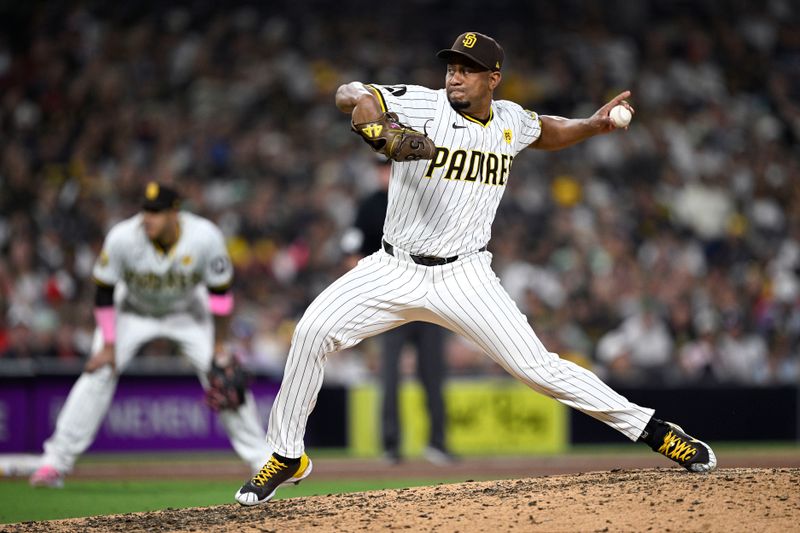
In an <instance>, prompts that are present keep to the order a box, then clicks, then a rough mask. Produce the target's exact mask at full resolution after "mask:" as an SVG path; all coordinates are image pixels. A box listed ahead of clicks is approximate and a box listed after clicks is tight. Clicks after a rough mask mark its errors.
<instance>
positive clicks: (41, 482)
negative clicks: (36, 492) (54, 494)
mask: <svg viewBox="0 0 800 533" xmlns="http://www.w3.org/2000/svg"><path fill="white" fill-rule="evenodd" d="M30 484H31V486H32V487H49V488H51V489H60V488H62V487H63V486H64V475H63V474H62V473H61V472H59V471H58V470H56V469H55V468H53V467H52V466H50V465H42V466H40V467H39V468H38V469H37V470H36V472H34V473H33V474H31V478H30Z"/></svg>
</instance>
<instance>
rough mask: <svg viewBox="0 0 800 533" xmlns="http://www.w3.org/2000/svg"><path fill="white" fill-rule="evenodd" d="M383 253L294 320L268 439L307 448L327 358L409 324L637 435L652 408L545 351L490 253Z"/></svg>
mask: <svg viewBox="0 0 800 533" xmlns="http://www.w3.org/2000/svg"><path fill="white" fill-rule="evenodd" d="M396 255H398V256H399V257H394V256H391V255H389V254H387V253H386V252H384V251H383V250H380V251H378V252H375V253H374V254H372V255H370V256H368V257H365V258H364V259H362V260H361V261H360V262H359V263H358V265H357V266H356V267H355V268H354V269H353V270H351V271H350V272H348V273H346V274H345V275H344V276H342V277H341V278H339V279H338V280H336V281H335V282H334V283H333V284H331V285H330V286H329V287H328V288H327V289H325V290H324V291H323V292H322V293H321V294H320V295H319V296H318V297H317V298H316V299H315V300H314V301H313V302H312V303H311V305H310V306H309V308H308V309H307V310H306V312H305V314H304V315H303V318H302V319H301V320H300V322H299V323H298V324H297V328H296V329H295V332H294V336H293V338H292V346H291V349H290V350H289V357H288V359H287V361H286V369H285V372H284V376H283V382H282V384H281V389H280V391H279V393H278V396H277V397H276V399H275V403H274V404H273V406H272V412H271V414H270V420H269V430H268V431H267V441H268V442H269V444H270V445H271V447H272V448H273V450H274V451H275V452H276V453H278V454H280V455H283V456H285V457H299V456H300V455H302V453H303V450H304V443H303V436H304V434H305V429H306V422H307V420H308V416H309V415H310V414H311V411H312V410H313V409H314V405H315V404H316V401H317V395H318V394H319V389H320V387H321V386H322V378H323V368H324V365H325V359H326V357H327V356H328V354H331V353H333V352H336V351H338V350H341V349H344V348H350V347H352V346H355V345H356V344H358V343H359V342H361V341H362V340H364V339H366V338H369V337H371V336H373V335H377V334H379V333H381V332H383V331H386V330H389V329H392V328H394V327H397V326H400V325H402V324H404V323H406V322H410V321H415V320H422V321H426V322H432V323H435V324H439V325H441V326H443V327H445V328H448V329H450V330H452V331H453V332H455V333H458V334H460V335H463V336H464V337H467V338H469V339H470V340H472V341H473V342H474V343H476V344H477V345H478V346H480V347H481V349H483V351H484V352H486V353H487V354H488V355H489V357H491V358H492V359H493V360H494V361H495V362H497V363H498V364H499V365H500V366H502V367H503V368H504V369H505V370H506V371H507V372H508V373H509V374H511V375H512V376H514V377H515V378H517V379H519V380H520V381H522V382H523V383H525V384H526V385H528V386H529V387H530V388H532V389H533V390H535V391H537V392H540V393H542V394H545V395H547V396H549V397H551V398H555V399H556V400H558V401H560V402H562V403H564V404H565V405H568V406H570V407H573V408H575V409H578V410H580V411H583V412H584V413H586V414H588V415H590V416H592V417H594V418H596V419H598V420H600V421H602V422H605V423H606V424H608V425H609V426H611V427H613V428H614V429H616V430H618V431H620V432H621V433H623V434H624V435H625V436H627V437H628V438H630V439H631V440H636V439H637V438H638V437H639V436H640V435H641V433H642V430H643V429H644V427H645V425H646V424H647V422H648V421H649V420H650V418H651V417H652V416H653V410H652V409H648V408H644V407H640V406H638V405H636V404H634V403H631V402H629V401H628V400H627V399H626V398H624V397H623V396H621V395H619V394H618V393H616V392H615V391H614V390H613V389H611V388H610V387H609V386H608V385H606V384H605V383H603V382H602V381H601V380H600V379H599V378H598V377H597V376H595V375H594V374H593V373H592V372H590V371H588V370H586V369H584V368H582V367H580V366H578V365H576V364H574V363H572V362H570V361H566V360H563V359H561V358H559V357H558V356H557V355H556V354H554V353H551V352H548V351H547V350H546V349H545V347H544V346H543V345H542V343H541V342H540V341H539V339H538V337H537V336H536V333H534V331H533V329H532V328H531V326H530V324H529V323H528V320H527V318H526V317H525V315H523V314H522V313H521V312H520V311H519V309H518V308H517V306H516V304H515V303H514V301H513V300H512V299H511V297H510V296H509V295H508V294H507V293H506V291H505V290H504V289H503V287H502V286H501V285H500V280H499V279H498V278H497V276H496V274H495V273H494V271H492V269H491V258H492V255H491V254H490V253H489V252H477V253H473V254H468V255H466V256H464V257H462V258H459V259H458V260H457V261H455V262H453V263H450V264H447V265H441V266H422V265H418V264H416V263H414V262H412V261H411V260H410V258H408V257H407V256H406V255H405V254H404V253H403V252H402V251H397V253H396Z"/></svg>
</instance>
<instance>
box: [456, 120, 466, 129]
mask: <svg viewBox="0 0 800 533" xmlns="http://www.w3.org/2000/svg"><path fill="white" fill-rule="evenodd" d="M453 128H454V129H457V130H460V129H464V128H466V126H459V125H458V124H456V123H455V122H453Z"/></svg>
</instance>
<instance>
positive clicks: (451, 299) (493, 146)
mask: <svg viewBox="0 0 800 533" xmlns="http://www.w3.org/2000/svg"><path fill="white" fill-rule="evenodd" d="M438 56H439V57H440V58H442V59H444V60H445V61H446V62H447V74H446V77H445V83H446V86H445V89H440V90H432V89H428V88H425V87H420V86H414V85H394V86H379V85H363V84H362V83H359V82H352V83H350V84H347V85H343V86H341V87H339V89H338V91H337V93H336V105H337V107H338V108H339V109H340V110H342V111H343V112H349V113H352V128H353V130H354V131H355V132H356V133H358V134H359V135H361V136H362V137H363V138H364V140H365V141H366V142H367V143H368V144H370V145H371V146H372V147H373V148H374V149H375V150H378V151H380V152H382V153H384V154H385V155H387V156H388V157H390V158H391V159H393V160H394V161H395V162H394V163H393V164H392V173H391V180H390V185H389V207H388V211H387V214H386V220H385V223H384V227H383V233H384V239H383V249H382V250H380V251H378V252H376V253H374V254H372V255H370V256H368V257H366V258H364V259H362V260H361V261H360V262H359V263H358V265H357V266H356V267H355V268H354V269H353V270H351V271H350V272H348V273H347V274H345V275H344V276H342V277H341V278H340V279H338V280H337V281H336V282H334V283H333V284H332V285H331V286H330V287H328V288H327V289H326V290H325V291H323V292H322V294H320V295H319V296H318V297H317V298H316V299H315V300H314V302H313V303H312V304H311V306H310V307H309V308H308V310H307V311H306V313H305V315H304V316H303V318H302V319H301V320H300V322H299V323H298V325H297V329H296V330H295V333H294V338H293V339H292V347H291V350H290V352H289V358H288V360H287V362H286V370H285V374H284V377H283V383H282V385H281V390H280V392H279V393H278V396H277V398H276V400H275V403H274V404H273V408H272V413H271V416H270V420H269V430H268V431H267V438H268V442H269V444H270V445H271V446H272V449H273V450H274V453H273V455H272V457H271V458H270V460H269V462H267V464H266V465H264V467H263V468H262V469H261V471H260V472H259V473H258V474H257V475H256V476H254V477H253V478H252V479H251V480H249V481H248V482H247V483H245V484H244V486H243V487H242V488H241V489H240V490H239V491H238V492H237V494H236V499H237V501H238V502H239V503H241V504H243V505H256V504H260V503H264V502H266V501H268V500H269V499H270V498H272V496H273V494H274V493H275V490H276V489H277V488H278V486H279V485H281V484H282V483H286V482H295V481H297V480H299V479H302V478H303V477H305V476H306V475H308V471H309V470H310V467H311V462H310V460H309V459H308V456H307V455H306V454H305V453H304V445H303V434H304V432H305V428H306V420H307V418H308V416H309V414H310V413H311V410H312V409H313V408H314V404H315V402H316V399H317V394H318V392H319V389H320V386H321V384H322V373H323V365H324V362H325V358H326V357H327V355H328V354H330V353H333V352H335V351H337V350H341V349H343V348H349V347H351V346H354V345H356V344H358V343H359V342H360V341H361V340H363V339H365V338H367V337H370V336H372V335H376V334H378V333H380V332H382V331H386V330H388V329H391V328H394V327H397V326H399V325H401V324H404V323H406V322H410V321H414V320H422V321H427V322H433V323H435V324H439V325H441V326H443V327H446V328H448V329H450V330H452V331H454V332H456V333H459V334H461V335H463V336H465V337H467V338H469V339H471V340H472V341H473V342H475V343H476V344H477V345H478V346H480V347H481V348H482V349H483V350H484V351H485V352H486V353H487V354H488V355H489V357H491V358H492V359H493V360H494V361H496V362H497V363H498V364H499V365H501V366H502V367H503V368H504V369H505V370H506V371H508V372H509V373H510V374H511V375H513V376H514V377H515V378H517V379H519V380H520V381H522V382H524V383H525V384H526V385H528V386H529V387H530V388H532V389H533V390H535V391H538V392H541V393H542V394H546V395H547V396H550V397H552V398H555V399H557V400H559V401H560V402H562V403H564V404H566V405H568V406H570V407H574V408H576V409H579V410H581V411H583V412H584V413H586V414H588V415H590V416H592V417H594V418H596V419H598V420H600V421H602V422H605V423H606V424H608V425H609V426H611V427H613V428H614V429H616V430H618V431H620V432H621V433H622V434H624V435H625V436H627V437H628V438H630V439H631V440H634V441H636V440H640V441H643V442H645V443H647V444H648V445H650V446H651V447H652V448H653V449H654V450H656V451H658V452H660V453H662V454H664V455H666V456H667V457H669V458H670V459H672V460H674V461H676V462H677V463H679V464H680V465H681V466H683V467H685V468H686V469H688V470H690V471H693V472H708V471H710V470H713V469H714V468H715V467H716V458H715V456H714V454H713V452H712V451H711V448H709V447H708V446H707V445H706V444H704V443H702V442H700V441H698V440H696V439H694V438H692V437H690V436H689V435H687V434H686V433H684V432H683V430H681V428H679V427H678V426H676V425H675V424H672V423H669V422H664V421H662V420H659V419H656V418H654V417H653V414H654V411H653V409H648V408H645V407H640V406H638V405H636V404H633V403H631V402H629V401H628V400H627V399H625V398H624V397H622V396H620V395H619V394H617V393H616V392H614V391H613V390H612V389H611V388H609V387H608V386H607V385H605V384H604V383H603V382H602V381H600V380H599V379H598V378H597V377H596V376H595V375H594V374H592V373H591V372H589V371H588V370H585V369H583V368H581V367H579V366H577V365H575V364H573V363H571V362H569V361H565V360H562V359H560V358H559V357H558V356H557V355H556V354H554V353H550V352H548V351H547V349H546V348H545V347H544V346H543V345H542V343H541V342H540V341H539V339H538V338H537V336H536V334H535V333H534V332H533V329H531V326H530V325H529V323H528V320H527V318H526V317H525V316H524V315H523V314H522V313H521V312H520V311H519V310H518V309H517V307H516V305H515V304H514V302H513V301H512V300H511V298H510V297H509V296H508V294H506V292H505V290H504V289H503V287H502V286H501V285H500V281H499V280H498V278H497V276H496V275H495V273H494V272H493V271H492V269H491V259H492V256H491V254H490V253H489V252H487V251H486V245H487V243H488V242H489V237H490V234H491V225H492V221H493V220H494V216H495V211H496V209H497V206H498V204H499V202H500V198H501V197H502V195H503V192H504V191H505V185H506V183H507V181H508V179H509V173H510V170H511V165H512V163H513V161H514V158H515V157H516V155H517V154H518V153H519V152H520V151H522V150H523V149H525V148H528V147H530V148H535V149H541V150H559V149H562V148H566V147H568V146H570V145H573V144H575V143H578V142H580V141H583V140H585V139H587V138H589V137H592V136H594V135H599V134H604V133H609V132H611V131H613V130H614V129H615V128H614V126H613V124H612V122H611V119H610V118H609V116H608V115H609V111H610V110H611V109H612V108H613V107H614V106H615V105H617V104H621V105H624V106H626V107H628V108H629V109H630V106H629V105H628V104H627V103H626V102H625V100H624V99H625V98H626V97H628V96H629V94H630V93H629V92H627V91H626V92H623V93H622V94H620V95H618V96H616V97H615V98H614V99H612V100H611V101H610V102H608V103H607V104H605V105H604V106H603V107H601V108H600V109H598V110H597V111H596V112H595V113H594V114H593V115H592V116H591V117H589V118H587V119H564V118H560V117H551V116H544V115H541V116H540V115H538V114H537V113H534V112H532V111H528V110H526V109H523V108H522V107H520V106H519V105H517V104H515V103H513V102H509V101H505V100H493V99H492V95H493V92H494V89H495V88H496V87H497V86H498V84H499V83H500V80H501V77H502V76H501V74H500V70H501V67H502V64H503V50H502V48H501V47H500V46H499V45H498V44H497V43H496V42H495V41H494V40H493V39H492V38H490V37H487V36H486V35H482V34H480V33H475V32H468V33H464V34H462V35H460V36H459V37H458V38H457V39H456V41H455V43H454V44H453V47H452V48H450V49H447V50H442V51H441V52H439V54H438ZM631 111H632V109H631ZM405 124H407V126H406V125H405ZM421 132H425V133H421Z"/></svg>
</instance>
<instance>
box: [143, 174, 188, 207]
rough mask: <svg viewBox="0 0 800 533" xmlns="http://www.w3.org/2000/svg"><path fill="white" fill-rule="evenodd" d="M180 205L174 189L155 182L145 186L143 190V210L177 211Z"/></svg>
mask: <svg viewBox="0 0 800 533" xmlns="http://www.w3.org/2000/svg"><path fill="white" fill-rule="evenodd" d="M180 205H181V199H180V197H179V196H178V193H177V192H175V190H174V189H171V188H169V187H167V186H166V185H161V184H160V183H156V182H155V181H151V182H150V183H148V184H147V187H146V188H145V190H144V201H143V202H142V209H143V210H145V211H164V210H166V209H177V208H178V207H180Z"/></svg>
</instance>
